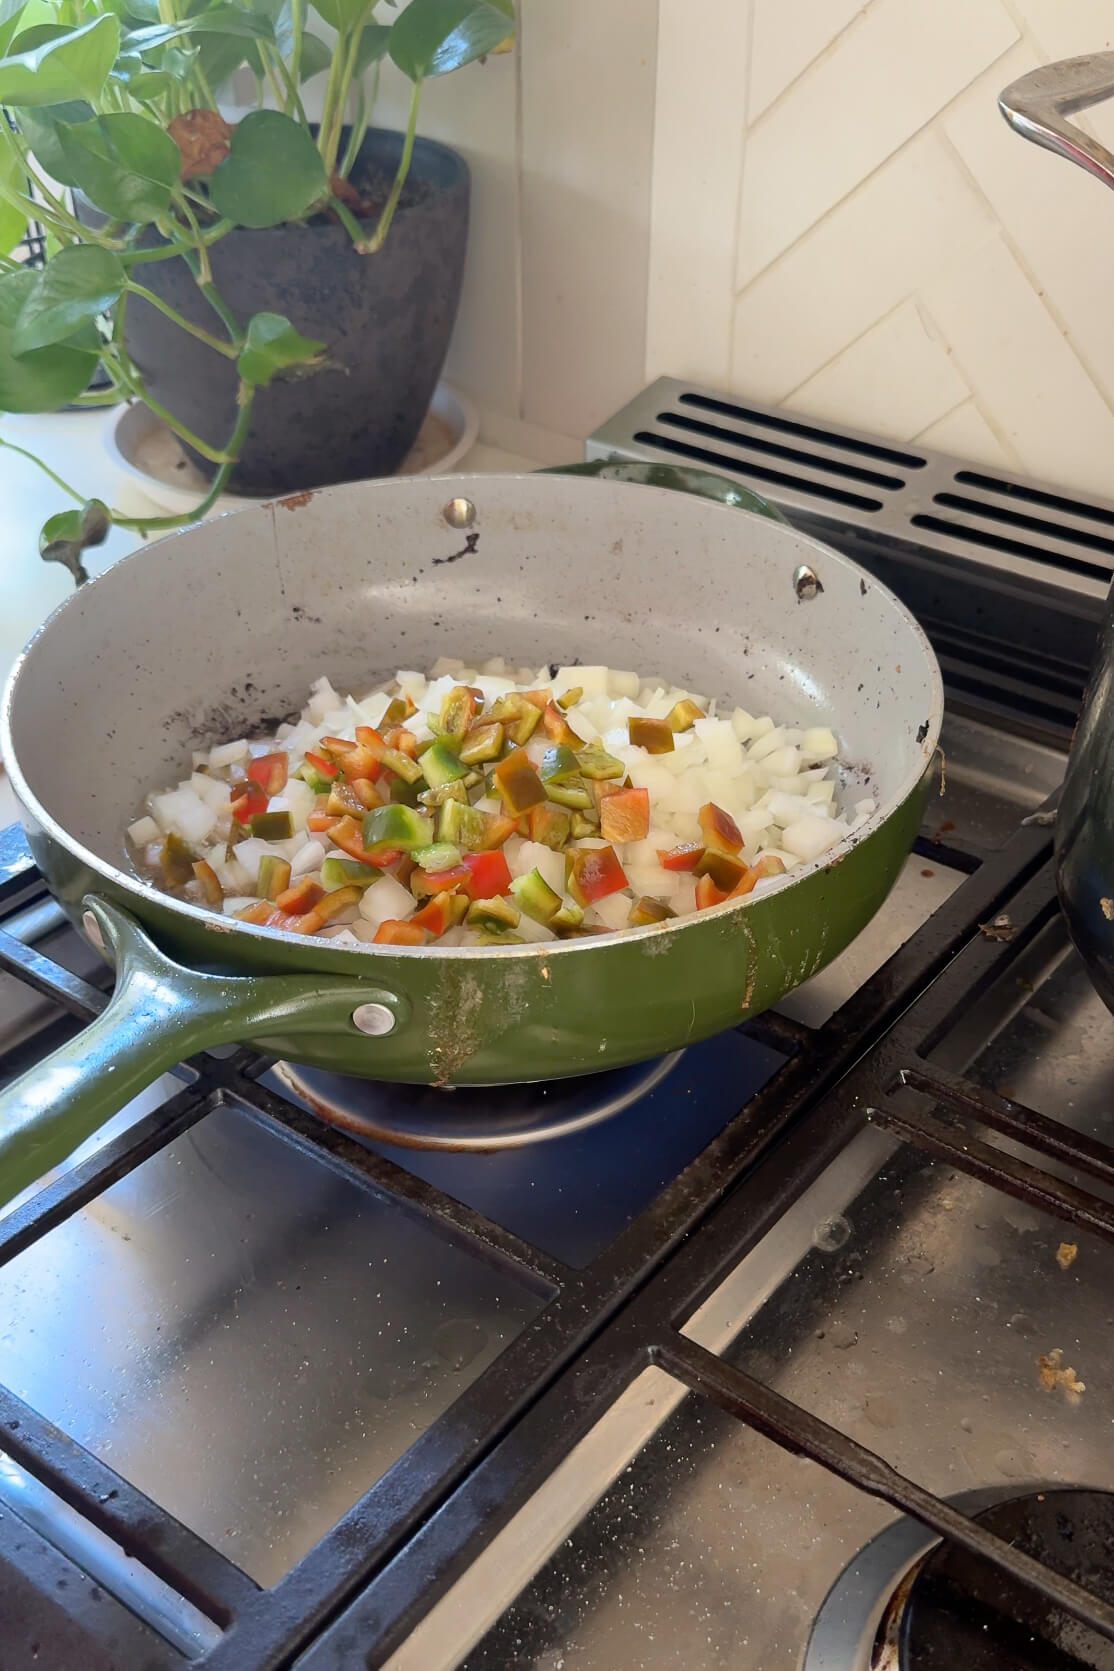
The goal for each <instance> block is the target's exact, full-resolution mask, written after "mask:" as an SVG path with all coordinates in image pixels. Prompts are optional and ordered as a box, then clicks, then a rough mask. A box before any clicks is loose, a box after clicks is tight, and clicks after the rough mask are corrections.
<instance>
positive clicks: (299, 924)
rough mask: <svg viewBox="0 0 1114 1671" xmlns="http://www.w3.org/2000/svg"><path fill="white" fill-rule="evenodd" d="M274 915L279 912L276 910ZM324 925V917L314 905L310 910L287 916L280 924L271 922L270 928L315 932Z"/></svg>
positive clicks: (291, 931)
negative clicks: (294, 915)
mask: <svg viewBox="0 0 1114 1671" xmlns="http://www.w3.org/2000/svg"><path fill="white" fill-rule="evenodd" d="M275 915H276V916H278V915H279V913H278V912H277V911H276V913H275ZM324 926H325V918H324V917H323V916H322V915H321V912H320V911H318V910H317V908H316V906H315V907H314V909H313V910H312V911H303V912H302V913H301V915H300V916H297V917H288V918H287V919H286V921H285V922H284V923H282V924H279V923H272V924H271V927H272V928H279V927H282V928H285V929H287V930H289V932H290V933H291V934H316V933H317V930H318V929H319V928H324Z"/></svg>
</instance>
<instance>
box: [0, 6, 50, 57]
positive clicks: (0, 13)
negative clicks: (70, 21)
mask: <svg viewBox="0 0 1114 1671" xmlns="http://www.w3.org/2000/svg"><path fill="white" fill-rule="evenodd" d="M54 15H55V14H54V7H53V6H51V5H48V3H47V0H0V57H3V56H5V55H6V54H7V53H9V52H10V51H11V50H12V42H13V41H14V40H15V38H16V36H17V35H18V34H19V31H20V29H21V28H23V29H27V28H29V27H30V26H32V25H33V24H36V23H51V22H53V20H54Z"/></svg>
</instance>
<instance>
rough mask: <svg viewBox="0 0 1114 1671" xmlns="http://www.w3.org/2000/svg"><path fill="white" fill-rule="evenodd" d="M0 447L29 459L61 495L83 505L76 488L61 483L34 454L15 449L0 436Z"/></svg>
mask: <svg viewBox="0 0 1114 1671" xmlns="http://www.w3.org/2000/svg"><path fill="white" fill-rule="evenodd" d="M0 447H6V448H7V449H8V451H9V452H10V453H18V454H19V456H20V458H26V459H29V460H30V462H31V463H32V464H37V465H38V467H39V469H40V470H41V471H42V472H43V475H44V476H49V477H50V479H51V481H52V482H53V483H54V485H55V487H60V488H61V489H62V492H63V493H68V494H69V496H70V498H71V499H76V500H77V502H78V504H79V505H83V504H84V503H85V495H84V494H83V493H79V492H78V491H77V488H76V487H71V486H70V484H69V482H66V481H63V480H62V478H61V476H59V475H58V474H57V473H56V472H55V471H54V470H52V469H51V468H50V465H49V464H44V463H43V461H42V459H41V458H37V457H36V456H35V454H34V453H29V452H28V451H27V448H26V447H17V446H16V444H15V442H14V441H5V439H4V437H3V436H2V435H0Z"/></svg>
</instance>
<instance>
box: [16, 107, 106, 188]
mask: <svg viewBox="0 0 1114 1671" xmlns="http://www.w3.org/2000/svg"><path fill="white" fill-rule="evenodd" d="M92 116H93V107H92V105H91V104H86V103H85V102H84V100H83V99H71V100H70V101H69V103H67V104H48V105H40V106H39V108H38V109H37V110H31V109H27V110H21V111H20V113H19V117H18V123H19V131H20V133H21V134H22V135H23V137H24V139H25V140H26V141H27V144H28V145H29V146H30V149H31V153H32V155H33V156H34V158H35V160H36V161H37V162H38V163H40V164H41V165H42V168H43V171H44V172H45V173H46V174H48V175H49V176H50V178H51V179H52V180H57V181H58V184H59V185H60V186H76V184H77V181H76V180H75V179H74V178H73V176H72V175H71V173H70V170H69V167H68V165H67V163H66V157H65V153H64V152H63V150H62V141H61V138H60V137H59V132H58V130H59V127H60V125H61V124H63V123H65V124H67V125H68V126H70V127H73V126H74V124H75V123H77V122H88V121H90V120H91V119H92Z"/></svg>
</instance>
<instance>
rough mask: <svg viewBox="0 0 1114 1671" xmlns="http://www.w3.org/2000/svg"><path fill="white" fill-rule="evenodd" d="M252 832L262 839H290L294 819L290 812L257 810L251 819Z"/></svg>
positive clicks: (292, 832)
mask: <svg viewBox="0 0 1114 1671" xmlns="http://www.w3.org/2000/svg"><path fill="white" fill-rule="evenodd" d="M251 833H252V835H253V836H258V837H259V839H260V841H289V840H290V837H291V836H292V835H293V834H294V820H293V819H292V818H291V816H290V814H289V813H288V812H257V813H256V814H255V817H254V818H253V819H252V821H251Z"/></svg>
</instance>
